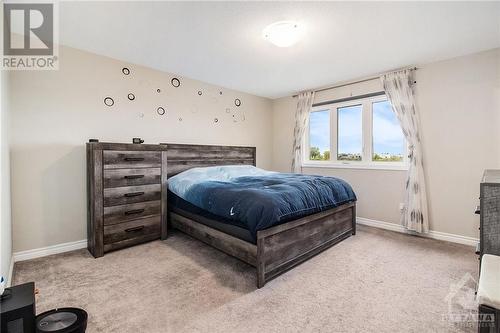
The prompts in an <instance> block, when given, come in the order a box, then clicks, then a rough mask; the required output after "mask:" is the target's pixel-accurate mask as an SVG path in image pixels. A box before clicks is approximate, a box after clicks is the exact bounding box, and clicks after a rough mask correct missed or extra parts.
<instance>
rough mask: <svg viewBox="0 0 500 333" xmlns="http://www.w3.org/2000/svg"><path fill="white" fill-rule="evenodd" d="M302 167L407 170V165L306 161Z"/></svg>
mask: <svg viewBox="0 0 500 333" xmlns="http://www.w3.org/2000/svg"><path fill="white" fill-rule="evenodd" d="M302 168H324V169H359V170H392V171H408V165H401V164H398V165H387V164H382V165H380V164H357V163H323V162H317V163H314V162H306V163H303V164H302Z"/></svg>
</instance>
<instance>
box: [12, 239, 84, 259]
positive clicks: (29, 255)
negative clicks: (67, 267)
mask: <svg viewBox="0 0 500 333" xmlns="http://www.w3.org/2000/svg"><path fill="white" fill-rule="evenodd" d="M86 247H87V240H86V239H82V240H79V241H76V242H69V243H62V244H57V245H52V246H47V247H41V248H38V249H33V250H26V251H20V252H15V253H14V254H13V256H12V257H13V262H18V261H24V260H29V259H35V258H40V257H45V256H50V255H52V254H58V253H63V252H68V251H74V250H80V249H84V248H86Z"/></svg>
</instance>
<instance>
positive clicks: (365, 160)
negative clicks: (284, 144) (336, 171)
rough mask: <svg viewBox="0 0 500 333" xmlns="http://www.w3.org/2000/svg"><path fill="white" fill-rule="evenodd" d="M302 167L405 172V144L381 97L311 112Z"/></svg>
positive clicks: (389, 108)
mask: <svg viewBox="0 0 500 333" xmlns="http://www.w3.org/2000/svg"><path fill="white" fill-rule="evenodd" d="M305 139H306V142H307V144H306V147H307V148H308V149H307V151H306V156H307V158H305V159H304V160H305V162H304V164H305V166H321V165H323V166H341V167H347V168H349V167H353V168H382V169H383V168H388V169H405V168H407V157H406V155H407V144H406V140H405V138H404V135H403V132H402V130H401V127H400V125H399V121H398V119H397V117H396V114H395V113H394V112H393V111H392V107H391V105H390V103H389V101H387V98H386V97H385V96H377V97H370V98H365V99H360V100H354V101H349V102H343V103H337V104H331V105H327V106H322V107H319V108H313V110H311V113H310V116H309V130H308V131H307V136H306V138H305Z"/></svg>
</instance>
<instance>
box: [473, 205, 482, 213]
mask: <svg viewBox="0 0 500 333" xmlns="http://www.w3.org/2000/svg"><path fill="white" fill-rule="evenodd" d="M474 214H478V215H480V214H481V206H477V207H476V210H475V211H474Z"/></svg>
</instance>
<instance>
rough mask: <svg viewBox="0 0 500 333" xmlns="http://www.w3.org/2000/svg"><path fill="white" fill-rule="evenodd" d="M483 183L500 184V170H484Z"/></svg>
mask: <svg viewBox="0 0 500 333" xmlns="http://www.w3.org/2000/svg"><path fill="white" fill-rule="evenodd" d="M481 182H482V183H489V184H500V170H493V169H489V170H484V174H483V180H482V181H481Z"/></svg>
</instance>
